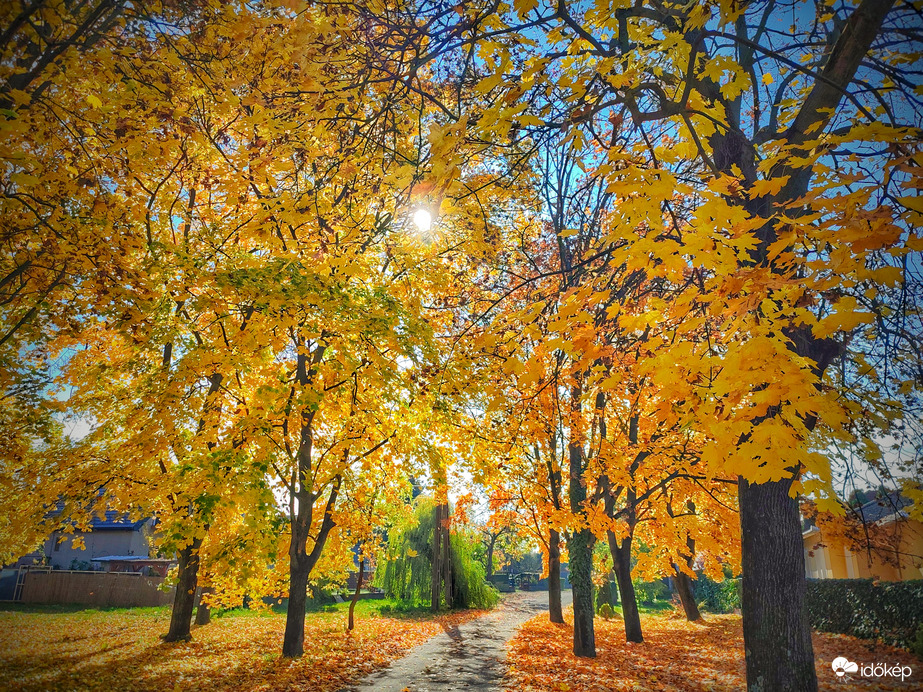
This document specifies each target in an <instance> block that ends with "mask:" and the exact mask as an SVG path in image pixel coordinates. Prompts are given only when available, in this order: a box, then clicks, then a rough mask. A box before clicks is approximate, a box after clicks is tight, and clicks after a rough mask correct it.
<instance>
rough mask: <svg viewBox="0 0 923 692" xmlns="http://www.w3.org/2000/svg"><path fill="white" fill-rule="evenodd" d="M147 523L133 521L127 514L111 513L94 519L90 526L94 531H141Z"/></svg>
mask: <svg viewBox="0 0 923 692" xmlns="http://www.w3.org/2000/svg"><path fill="white" fill-rule="evenodd" d="M147 521H148V520H147V519H139V520H138V521H131V520H130V519H129V518H128V515H127V514H121V513H119V512H111V511H109V512H106V515H105V516H104V517H93V519H92V521H91V522H90V526H91V528H92V529H93V531H140V530H141V527H142V526H144V524H145V523H147Z"/></svg>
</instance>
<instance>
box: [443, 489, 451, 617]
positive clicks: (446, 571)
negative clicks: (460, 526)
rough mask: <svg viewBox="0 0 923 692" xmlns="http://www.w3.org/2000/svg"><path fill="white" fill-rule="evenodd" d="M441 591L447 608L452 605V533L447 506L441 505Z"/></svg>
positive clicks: (446, 504)
mask: <svg viewBox="0 0 923 692" xmlns="http://www.w3.org/2000/svg"><path fill="white" fill-rule="evenodd" d="M442 589H443V592H444V593H445V604H446V606H448V607H449V608H451V607H452V606H453V605H454V594H453V593H452V532H451V530H450V527H449V504H448V503H445V504H443V505H442Z"/></svg>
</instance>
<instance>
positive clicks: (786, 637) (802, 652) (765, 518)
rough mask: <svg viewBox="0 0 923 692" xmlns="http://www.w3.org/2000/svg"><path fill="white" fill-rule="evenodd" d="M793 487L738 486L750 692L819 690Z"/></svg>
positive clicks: (743, 483)
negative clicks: (806, 606)
mask: <svg viewBox="0 0 923 692" xmlns="http://www.w3.org/2000/svg"><path fill="white" fill-rule="evenodd" d="M791 484H792V481H791V479H787V480H782V481H774V482H770V483H761V484H758V485H757V484H750V483H748V482H747V481H746V480H743V479H741V480H740V484H739V494H740V528H741V536H742V555H743V598H742V602H741V609H742V611H743V613H744V614H745V617H744V619H743V628H744V646H745V648H746V660H747V688H748V689H749V690H750V691H751V692H773V691H774V690H786V692H814V691H815V690H817V678H816V674H815V670H814V652H813V649H812V646H811V628H810V625H809V623H808V620H807V616H806V614H805V612H804V599H805V592H806V590H807V589H806V583H805V572H804V545H803V543H802V539H801V522H800V516H799V512H798V502H797V500H796V499H795V498H792V497H790V496H789V489H790V488H791ZM767 527H771V530H767ZM780 655H781V656H782V657H781V658H780Z"/></svg>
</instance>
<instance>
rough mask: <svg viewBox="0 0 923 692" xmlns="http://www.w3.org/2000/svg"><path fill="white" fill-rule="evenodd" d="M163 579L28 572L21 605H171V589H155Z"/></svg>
mask: <svg viewBox="0 0 923 692" xmlns="http://www.w3.org/2000/svg"><path fill="white" fill-rule="evenodd" d="M162 583H163V577H145V576H142V575H140V574H135V573H127V572H73V571H70V570H49V571H47V572H46V571H37V570H29V571H28V572H27V573H26V574H25V579H24V580H23V585H22V601H23V603H75V604H80V605H94V606H102V607H106V606H110V607H117V608H135V607H145V606H165V605H170V604H171V603H173V592H174V589H172V588H171V589H170V590H169V591H161V590H159V589H158V588H157V587H158V586H160V585H161V584H162Z"/></svg>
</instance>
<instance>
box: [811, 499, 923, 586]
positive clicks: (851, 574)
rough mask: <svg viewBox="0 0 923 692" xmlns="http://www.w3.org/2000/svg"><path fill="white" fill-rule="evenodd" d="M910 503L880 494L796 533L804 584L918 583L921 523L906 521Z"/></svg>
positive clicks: (922, 560)
mask: <svg viewBox="0 0 923 692" xmlns="http://www.w3.org/2000/svg"><path fill="white" fill-rule="evenodd" d="M910 505H911V502H910V500H908V499H907V498H906V497H904V496H903V495H901V494H900V493H899V492H896V491H895V492H890V493H885V494H882V495H880V496H878V497H876V498H874V499H872V500H870V501H868V502H866V503H864V504H862V505H859V506H858V507H855V508H851V509H849V510H848V514H847V516H846V517H845V518H841V517H834V516H832V515H829V514H828V513H825V512H821V513H819V514H818V517H817V520H816V521H807V522H806V523H805V526H804V531H803V532H802V541H803V542H804V563H805V573H806V575H807V577H808V578H809V579H880V580H882V581H908V580H911V579H920V578H921V577H923V523H921V522H919V521H917V520H915V519H911V518H910V517H909V514H908V511H907V510H908V509H909V507H910Z"/></svg>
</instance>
